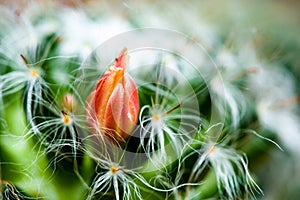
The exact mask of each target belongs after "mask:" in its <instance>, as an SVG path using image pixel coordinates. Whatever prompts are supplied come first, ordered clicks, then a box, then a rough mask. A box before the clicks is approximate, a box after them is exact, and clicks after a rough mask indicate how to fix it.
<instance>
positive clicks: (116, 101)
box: [87, 48, 139, 142]
mask: <svg viewBox="0 0 300 200" xmlns="http://www.w3.org/2000/svg"><path fill="white" fill-rule="evenodd" d="M127 59H128V56H127V49H126V48H125V49H124V50H123V51H122V52H121V54H120V56H119V57H118V58H116V61H115V64H113V65H112V66H110V67H109V69H108V70H107V71H106V72H105V74H104V75H103V76H102V77H101V78H100V79H99V80H98V83H97V85H96V88H95V90H94V91H93V92H92V94H91V95H90V96H89V97H88V99H87V106H88V107H87V113H88V119H87V120H88V124H89V125H90V126H92V127H90V130H91V131H92V132H93V133H95V129H96V128H100V130H101V132H102V133H104V134H106V135H107V136H109V137H110V138H111V139H113V140H115V141H119V142H120V141H124V140H125V139H126V138H128V136H129V134H130V133H131V132H132V130H133V129H134V127H135V125H136V123H137V120H138V112H139V98H138V91H137V87H136V84H135V82H134V80H133V79H132V78H131V77H130V76H129V75H128V74H126V73H125V70H126V65H127Z"/></svg>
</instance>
